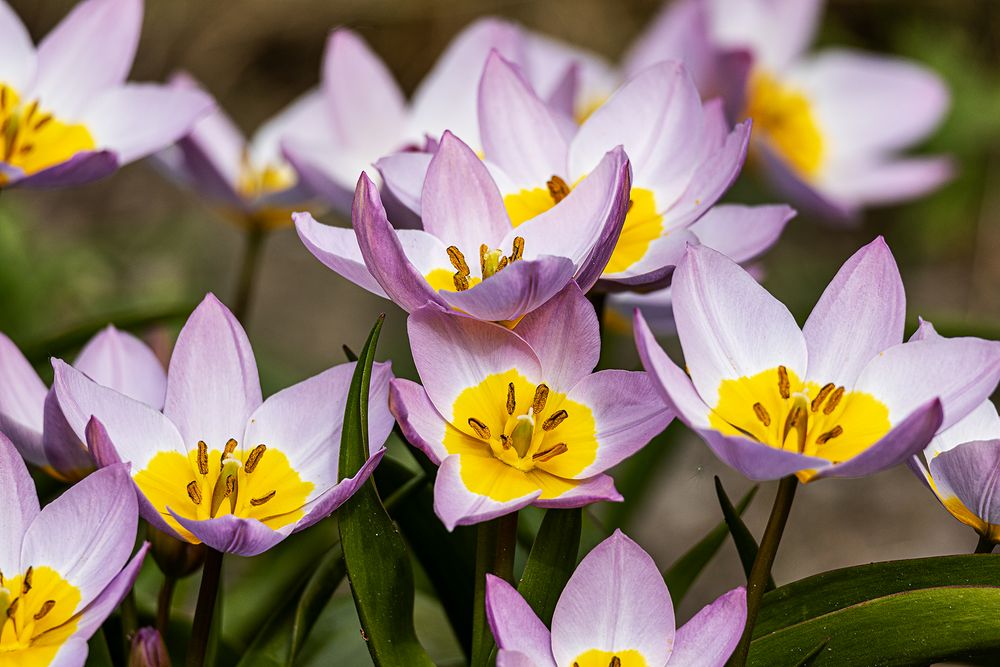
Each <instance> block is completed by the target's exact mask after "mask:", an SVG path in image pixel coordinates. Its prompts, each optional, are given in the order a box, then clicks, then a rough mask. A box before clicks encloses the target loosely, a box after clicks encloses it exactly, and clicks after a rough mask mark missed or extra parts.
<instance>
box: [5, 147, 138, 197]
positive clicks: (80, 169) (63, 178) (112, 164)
mask: <svg viewBox="0 0 1000 667" xmlns="http://www.w3.org/2000/svg"><path fill="white" fill-rule="evenodd" d="M119 166H121V159H120V158H119V156H118V155H117V154H116V153H115V152H114V151H109V150H99V151H81V152H79V153H76V154H75V155H74V156H73V157H71V158H70V159H68V160H66V161H65V162H60V163H58V164H55V165H53V166H51V167H48V168H46V169H42V170H41V171H36V172H35V173H33V174H30V175H27V176H19V177H18V178H17V179H12V180H11V184H12V186H13V187H18V188H31V189H39V190H43V189H47V188H64V187H67V186H71V185H82V184H84V183H90V182H91V181H97V180H100V179H102V178H104V177H105V176H108V175H109V174H113V173H114V172H115V171H116V170H117V169H118V167H119Z"/></svg>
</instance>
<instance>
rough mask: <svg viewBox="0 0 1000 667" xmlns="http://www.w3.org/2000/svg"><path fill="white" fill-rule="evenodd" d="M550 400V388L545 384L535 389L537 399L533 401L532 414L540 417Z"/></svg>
mask: <svg viewBox="0 0 1000 667" xmlns="http://www.w3.org/2000/svg"><path fill="white" fill-rule="evenodd" d="M548 400H549V386H548V385H547V384H545V383H544V382H543V383H542V384H540V385H538V386H537V387H535V397H534V398H533V399H532V400H531V414H533V415H540V414H542V410H544V409H545V403H546V401H548Z"/></svg>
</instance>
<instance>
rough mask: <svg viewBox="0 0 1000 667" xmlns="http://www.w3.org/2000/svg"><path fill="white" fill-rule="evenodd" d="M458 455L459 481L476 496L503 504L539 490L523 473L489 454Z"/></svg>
mask: <svg viewBox="0 0 1000 667" xmlns="http://www.w3.org/2000/svg"><path fill="white" fill-rule="evenodd" d="M460 458H461V462H462V464H461V468H460V471H461V476H462V483H463V484H465V488H467V489H468V490H469V491H471V492H472V493H474V494H476V495H477V496H483V497H486V498H489V499H490V500H495V501H496V502H498V503H506V502H510V501H511V500H515V499H517V498H523V497H524V496H526V495H528V494H530V493H533V492H535V491H537V490H538V486H537V485H535V484H534V482H533V481H532V479H531V478H529V477H528V475H527V474H526V473H524V472H522V471H520V470H517V469H516V468H512V467H511V466H509V465H507V464H506V463H503V462H502V461H500V459H497V458H494V457H493V456H491V455H489V454H486V453H483V454H480V455H475V454H465V455H463V456H461V457H460Z"/></svg>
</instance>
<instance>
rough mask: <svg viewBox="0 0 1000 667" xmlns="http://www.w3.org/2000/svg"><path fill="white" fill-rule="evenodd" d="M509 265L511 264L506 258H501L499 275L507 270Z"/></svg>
mask: <svg viewBox="0 0 1000 667" xmlns="http://www.w3.org/2000/svg"><path fill="white" fill-rule="evenodd" d="M509 263H510V262H509V261H508V260H507V258H506V257H501V258H500V260H499V261H498V262H497V273H500V272H501V271H503V270H504V269H506V268H507V265H508V264H509Z"/></svg>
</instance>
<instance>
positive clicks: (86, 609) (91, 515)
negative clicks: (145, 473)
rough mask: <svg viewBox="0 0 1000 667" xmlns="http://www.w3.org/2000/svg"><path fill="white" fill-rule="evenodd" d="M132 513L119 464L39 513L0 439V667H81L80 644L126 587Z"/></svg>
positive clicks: (14, 456)
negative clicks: (7, 666) (56, 666)
mask: <svg viewBox="0 0 1000 667" xmlns="http://www.w3.org/2000/svg"><path fill="white" fill-rule="evenodd" d="M138 520H139V516H138V509H137V504H136V498H135V492H134V491H133V489H132V483H131V482H130V481H129V476H128V470H126V468H125V466H123V465H116V466H111V467H109V468H105V469H104V470H99V471H97V472H95V473H94V474H92V475H90V476H89V477H87V478H86V479H84V480H82V481H80V482H78V483H77V484H75V485H74V486H72V487H71V488H70V489H69V490H68V491H66V492H65V493H63V494H62V495H61V496H59V498H57V499H56V500H53V501H52V502H51V503H49V504H48V505H47V506H46V507H45V508H44V509H41V508H40V507H39V504H38V496H37V495H36V493H35V484H34V482H33V481H32V480H31V476H30V475H29V474H28V470H27V468H26V467H25V465H24V462H23V461H22V460H21V457H20V456H19V455H18V453H17V450H16V449H14V445H12V444H11V442H10V441H9V440H8V439H7V438H6V437H5V436H4V435H2V434H0V656H2V658H0V662H3V664H5V665H58V666H59V667H78V666H80V667H82V665H83V664H84V663H85V662H86V660H87V640H88V639H90V637H91V636H93V634H94V633H95V632H97V631H98V630H99V629H100V627H101V624H102V623H103V622H104V620H105V619H106V618H107V617H108V616H109V615H110V614H111V612H112V611H114V609H115V607H117V606H118V604H119V603H120V602H121V601H122V598H124V597H125V594H126V593H128V591H129V589H131V588H132V584H133V582H134V581H135V578H136V576H137V575H138V574H139V569H140V568H141V567H142V562H143V559H144V558H145V555H146V551H147V549H148V546H149V545H148V544H144V545H143V546H142V547H141V548H140V549H139V552H138V553H137V554H136V555H135V556H134V557H133V558H132V559H131V560H129V556H130V555H131V554H132V548H133V546H134V545H135V536H136V527H137V525H138Z"/></svg>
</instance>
